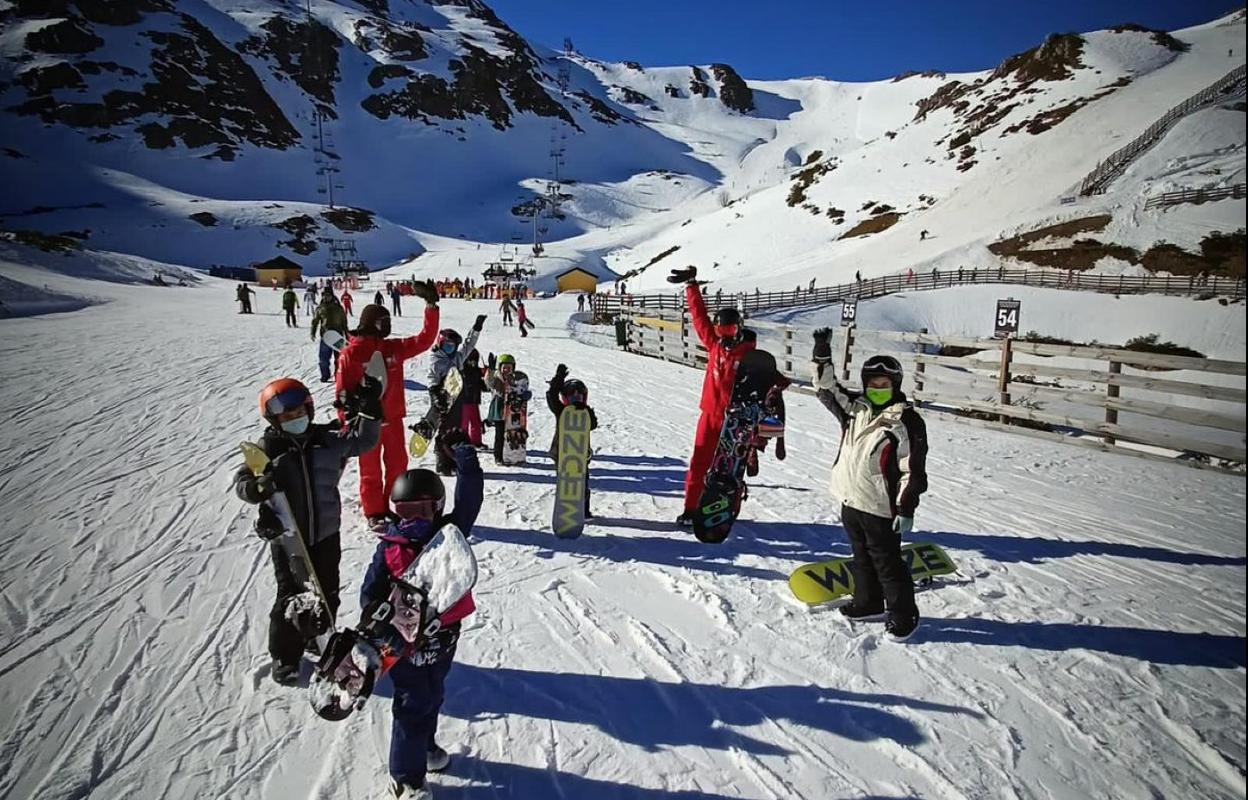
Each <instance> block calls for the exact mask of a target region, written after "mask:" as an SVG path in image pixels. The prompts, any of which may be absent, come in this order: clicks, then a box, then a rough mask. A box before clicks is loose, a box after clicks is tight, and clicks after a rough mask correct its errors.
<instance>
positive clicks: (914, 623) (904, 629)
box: [884, 613, 919, 642]
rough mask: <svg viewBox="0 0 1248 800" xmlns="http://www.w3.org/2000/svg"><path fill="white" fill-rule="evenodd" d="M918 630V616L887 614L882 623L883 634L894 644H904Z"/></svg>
mask: <svg viewBox="0 0 1248 800" xmlns="http://www.w3.org/2000/svg"><path fill="white" fill-rule="evenodd" d="M918 629H919V615H918V614H913V615H912V614H891V613H890V614H889V615H888V620H887V621H886V622H885V623H884V633H886V634H887V635H888V638H889V639H892V640H893V641H894V642H904V641H905V640H907V639H909V638H910V637H911V636H913V635H914V632H915V631H916V630H918Z"/></svg>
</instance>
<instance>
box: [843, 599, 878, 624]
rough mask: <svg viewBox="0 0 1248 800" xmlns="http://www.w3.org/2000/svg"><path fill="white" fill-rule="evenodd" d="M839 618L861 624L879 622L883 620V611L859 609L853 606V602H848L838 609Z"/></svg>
mask: <svg viewBox="0 0 1248 800" xmlns="http://www.w3.org/2000/svg"><path fill="white" fill-rule="evenodd" d="M838 610H839V611H840V612H841V616H842V617H844V618H845V619H852V620H857V621H861V622H879V621H880V620H882V619H884V609H883V608H878V609H870V608H859V607H858V606H856V605H854V601H853V600H850V601H849V602H848V603H846V604H845V605H843V606H841V607H840V608H839V609H838Z"/></svg>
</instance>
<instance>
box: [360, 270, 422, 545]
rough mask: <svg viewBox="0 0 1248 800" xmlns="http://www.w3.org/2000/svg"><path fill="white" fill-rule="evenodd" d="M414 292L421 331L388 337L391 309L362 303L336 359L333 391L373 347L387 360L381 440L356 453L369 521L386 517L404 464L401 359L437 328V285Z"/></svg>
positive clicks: (416, 350)
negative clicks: (421, 310)
mask: <svg viewBox="0 0 1248 800" xmlns="http://www.w3.org/2000/svg"><path fill="white" fill-rule="evenodd" d="M416 296H417V297H420V298H421V299H423V300H424V301H425V304H426V305H425V318H424V326H423V327H422V328H421V329H420V333H418V334H417V335H415V336H408V337H405V338H402V339H390V338H388V337H389V336H390V312H388V311H386V307H385V306H381V305H369V306H365V307H364V309H363V310H361V311H360V324H359V325H358V326H356V329H355V330H354V331H353V332H352V333H353V336H352V338H351V342H350V343H349V344H348V345H347V346H346V347H345V348H344V349H343V351H342V355H341V357H340V358H339V361H338V375H337V393H338V396H339V397H342V395H343V392H344V391H345V390H346V389H347V388H348V387H351V386H354V385H355V384H356V383H358V382H359V380H360V377H361V376H362V375H363V374H364V365H365V364H367V363H368V360H369V358H371V357H372V355H373V353H375V352H377V351H380V352H381V354H382V356H384V357H385V360H386V394H385V397H384V398H383V399H382V402H383V404H384V407H385V411H386V422H385V424H384V425H383V426H382V428H381V442H380V443H379V444H378V446H377V447H375V448H373V449H372V450H371V451H369V452H368V453H365V454H364V456H362V457H361V458H360V505H361V507H362V510H363V512H364V516H366V517H368V521H369V524H371V525H373V526H381V525H384V524H385V523H386V521H387V520H388V519H389V518H390V516H391V513H390V507H389V499H390V487H392V486H393V485H394V482H395V480H397V479H398V477H399V475H400V474H402V472H403V470H405V469H407V442H406V438H407V437H406V436H405V435H404V434H405V429H404V426H403V417H404V416H406V414H407V405H406V402H405V401H404V387H403V362H405V361H407V360H408V359H409V358H413V357H415V356H417V355H419V354H421V353H423V352H424V351H426V350H428V349H429V346H430V345H431V344H433V341H434V338H435V337H436V336H437V333H438V322H439V320H440V312H439V310H438V292H437V289H435V288H434V287H433V283H432V282H431V281H425V282H424V283H417V284H416ZM383 465H384V474H383Z"/></svg>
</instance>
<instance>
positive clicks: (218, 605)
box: [0, 283, 1245, 800]
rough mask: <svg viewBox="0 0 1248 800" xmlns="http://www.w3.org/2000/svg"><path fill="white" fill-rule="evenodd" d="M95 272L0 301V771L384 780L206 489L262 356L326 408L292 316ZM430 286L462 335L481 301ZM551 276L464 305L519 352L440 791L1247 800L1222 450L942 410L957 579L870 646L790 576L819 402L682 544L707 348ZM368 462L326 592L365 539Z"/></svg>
mask: <svg viewBox="0 0 1248 800" xmlns="http://www.w3.org/2000/svg"><path fill="white" fill-rule="evenodd" d="M99 291H104V292H111V294H110V297H109V299H110V300H111V302H110V303H108V304H106V305H101V306H95V307H91V308H88V309H85V310H83V311H80V312H76V313H74V314H69V315H59V316H52V317H46V318H37V319H30V320H25V321H21V322H20V323H19V322H18V321H0V328H3V329H4V330H6V331H8V332H10V334H14V333H15V332H18V331H20V335H10V336H9V337H7V338H6V337H0V377H3V378H4V380H3V381H0V401H2V402H3V403H4V406H5V408H6V409H8V410H9V412H10V414H11V418H12V419H13V420H15V422H14V423H12V425H11V426H10V427H9V428H8V430H7V432H6V434H5V435H6V437H7V438H6V439H4V440H3V442H2V446H0V492H2V493H3V496H4V499H5V510H6V513H7V514H8V519H7V520H6V524H5V525H4V526H3V528H2V529H0V552H3V553H4V556H3V560H0V632H2V633H3V634H4V640H5V642H6V647H5V648H3V650H2V651H0V708H4V709H5V712H3V713H0V800H10V798H11V799H13V800H16V799H17V798H26V797H40V798H53V799H54V800H70V799H72V800H82V799H83V798H95V797H117V796H127V795H129V796H136V797H149V796H151V797H156V796H159V797H167V798H198V797H231V798H248V799H255V800H259V799H260V798H273V797H311V798H324V799H325V800H329V799H330V798H348V799H349V800H352V799H355V798H359V799H360V800H365V799H367V798H375V797H377V796H378V794H377V793H378V790H379V787H380V785H381V784H382V782H383V781H384V775H385V766H384V765H385V760H386V753H387V749H388V742H389V709H388V703H389V698H388V695H389V689H388V688H387V686H386V685H384V684H383V686H382V687H381V688H380V690H379V696H377V697H376V698H374V699H373V700H372V701H371V702H370V704H369V706H368V707H367V708H366V710H365V711H364V712H363V713H361V714H359V715H356V716H355V717H353V718H351V719H350V720H348V721H346V722H344V723H340V724H337V725H333V724H329V723H325V722H322V721H320V720H318V719H316V718H315V717H314V716H313V714H312V713H311V711H310V709H309V708H308V706H307V704H306V700H305V698H304V696H303V693H302V692H301V691H297V690H286V689H279V688H277V687H275V686H274V685H273V684H272V683H271V681H270V680H269V675H268V658H267V655H266V644H265V643H266V636H267V627H268V610H269V603H270V602H271V593H272V577H271V574H270V570H271V567H270V565H269V562H268V558H267V555H266V553H265V551H264V549H263V547H262V546H261V545H260V544H259V543H258V542H257V541H256V540H255V539H254V538H253V537H252V536H251V534H250V532H249V528H250V520H251V516H250V513H249V512H247V511H246V510H244V508H243V507H242V504H241V503H239V502H237V501H236V500H235V499H234V498H233V495H232V493H231V492H230V486H229V484H230V479H231V477H232V473H233V470H234V468H235V467H236V466H237V464H236V462H237V461H238V458H237V445H238V442H239V441H241V440H243V439H251V438H255V436H256V435H257V434H258V433H259V424H258V420H257V419H256V411H255V405H254V403H255V399H254V398H255V395H256V392H257V391H258V390H259V388H260V386H261V385H262V384H263V383H264V382H265V381H267V380H268V379H270V378H273V377H277V376H280V375H294V376H295V377H299V378H301V379H303V380H305V382H308V384H309V386H311V387H312V388H313V391H314V393H315V394H316V396H317V401H318V407H319V408H321V409H325V408H327V407H328V403H329V400H330V391H329V390H328V388H326V387H323V386H322V385H321V384H319V383H317V381H316V367H315V349H314V348H313V347H311V346H310V345H309V343H308V340H307V329H306V328H301V329H299V330H296V331H290V330H287V329H286V328H285V327H284V326H283V325H282V322H281V318H280V316H277V315H266V314H264V313H261V314H258V315H256V316H254V317H251V318H247V317H238V316H236V315H234V314H232V313H222V312H221V310H222V309H228V310H232V309H233V307H234V304H233V302H232V299H231V298H232V295H231V294H230V292H231V291H232V288H231V285H230V284H220V283H213V284H212V285H211V286H210V287H209V288H203V289H196V290H193V291H191V290H187V291H183V292H178V293H170V292H159V291H155V292H154V293H152V292H148V291H147V290H144V289H133V288H111V289H110V288H108V287H105V288H104V289H100V290H99ZM153 298H154V299H153ZM258 300H259V307H260V308H261V309H262V310H263V308H264V303H265V302H266V301H269V300H270V298H269V297H268V296H267V295H266V296H262V297H261V298H258ZM140 303H142V306H141V307H140ZM443 308H444V323H443V324H444V325H445V326H450V327H458V328H460V329H466V328H467V326H468V325H469V324H470V322H471V320H472V318H473V317H474V316H475V315H476V314H477V313H492V312H493V310H494V309H493V304H484V303H483V304H468V303H463V302H455V301H448V302H446V303H444V304H443ZM571 308H572V304H571V303H569V302H568V301H565V300H555V301H545V302H534V303H532V304H531V308H530V312H531V313H532V315H533V317H534V319H535V320H536V321H538V322H539V324H541V325H543V326H544V327H541V328H539V329H538V330H537V331H536V332H535V333H534V334H533V335H532V336H530V337H529V338H527V339H519V338H517V337H516V335H515V333H514V329H506V330H499V329H498V328H497V326H496V320H495V319H493V318H492V319H491V320H490V322H489V323H488V324H487V327H486V330H485V333H484V335H483V337H482V342H481V345H480V349H481V351H482V353H483V354H485V353H489V352H491V351H492V352H495V353H498V352H510V353H513V354H515V355H516V356H517V358H518V360H519V362H520V368H521V369H523V370H525V371H526V372H528V373H529V375H530V376H531V380H532V384H533V388H534V391H535V397H534V401H533V403H532V404H531V407H530V420H531V422H530V425H531V429H530V430H531V438H530V446H529V450H530V463H529V464H528V465H527V466H525V467H523V468H516V469H512V468H502V467H495V466H494V465H493V464H492V463H490V459H489V457H488V454H487V455H486V456H485V459H484V460H485V462H486V463H485V469H486V472H487V482H486V500H485V507H484V509H483V510H482V513H481V516H480V518H479V520H478V526H477V528H476V530H475V531H474V532H473V542H474V549H475V551H476V553H477V555H478V558H479V560H480V565H481V576H480V582H479V584H478V590H477V592H476V596H477V603H478V609H479V610H478V612H477V613H476V614H475V615H474V616H473V617H471V618H470V619H469V621H468V622H467V624H466V626H465V630H464V633H463V637H462V641H461V646H460V650H459V654H458V658H457V664H456V666H455V667H454V669H453V670H452V672H451V677H450V680H449V682H448V685H447V700H446V705H445V708H444V716H443V720H442V724H441V728H440V733H439V739H440V741H441V742H442V743H443V745H444V746H446V747H447V748H448V749H449V750H450V751H451V752H452V754H453V756H454V759H455V760H454V765H453V767H452V769H451V771H450V772H449V773H448V774H445V775H441V776H438V777H436V778H435V779H434V781H435V783H436V784H437V786H438V789H439V793H438V796H439V797H441V798H466V799H469V800H484V799H485V798H500V797H517V798H520V797H524V798H529V797H533V798H536V797H563V798H568V799H569V800H579V798H593V800H604V799H611V800H616V799H618V800H624V798H628V799H629V800H632V798H642V800H659V799H660V798H663V799H664V800H666V798H677V800H712V799H714V800H718V799H719V798H755V799H761V798H797V797H802V798H814V797H819V798H841V797H857V796H863V795H878V796H914V797H925V798H978V797H988V796H991V797H1011V798H1049V797H1054V798H1057V797H1076V796H1078V797H1084V796H1105V797H1108V796H1148V795H1149V794H1150V792H1151V793H1153V794H1160V795H1162V796H1202V797H1234V796H1237V795H1239V796H1242V793H1243V784H1244V781H1243V775H1244V760H1245V757H1244V752H1245V741H1244V734H1243V727H1244V726H1243V723H1244V695H1243V681H1244V667H1243V656H1242V652H1243V635H1244V620H1243V610H1244V544H1243V538H1242V530H1243V526H1244V488H1243V481H1242V480H1238V481H1237V480H1236V479H1233V478H1229V477H1225V476H1217V475H1210V474H1207V473H1199V472H1196V471H1192V470H1186V469H1183V468H1180V467H1174V468H1168V467H1166V466H1164V465H1163V466H1157V465H1149V466H1147V467H1142V466H1141V465H1140V464H1139V463H1136V462H1134V461H1130V460H1126V459H1120V458H1116V457H1113V456H1109V455H1104V454H1099V453H1082V452H1070V451H1068V450H1065V449H1063V448H1060V447H1058V446H1056V445H1047V444H1038V443H1035V442H1032V441H1030V440H1022V439H1015V438H1013V437H1009V436H1006V435H1001V434H992V433H982V432H968V431H967V430H966V429H962V428H957V427H953V426H947V425H944V424H942V423H940V422H939V421H932V422H929V432H930V436H931V447H932V455H931V458H930V462H929V470H930V472H931V474H932V488H931V491H930V493H929V495H928V496H927V497H926V498H925V499H924V502H923V505H922V507H921V509H920V513H919V524H920V527H921V528H922V529H923V530H924V531H926V533H923V534H917V535H916V538H917V537H918V536H921V537H922V538H924V539H926V540H930V541H935V542H937V543H938V544H941V545H942V546H944V547H945V548H946V549H947V550H948V551H949V552H950V554H951V555H952V556H953V557H954V559H955V560H956V561H957V562H958V564H959V565H960V567H961V569H962V578H963V581H962V582H960V583H958V584H950V585H947V586H944V587H941V588H939V589H935V590H933V591H929V592H924V593H922V594H921V595H920V596H919V603H920V606H921V608H922V610H923V613H924V615H925V620H926V621H925V626H924V628H923V629H921V632H920V635H919V637H918V638H917V639H916V640H915V642H914V643H913V644H909V645H906V646H897V645H893V644H891V643H889V642H887V641H884V639H883V636H882V631H881V630H880V628H879V626H873V625H854V626H850V625H849V624H847V623H845V622H843V621H841V620H840V619H839V618H838V617H837V615H835V614H830V613H811V612H809V611H807V610H805V609H802V608H799V607H797V606H796V605H795V604H794V603H793V602H792V601H791V599H790V598H789V597H788V594H787V588H786V583H785V581H786V579H787V576H788V574H789V572H790V571H791V570H792V569H793V568H794V567H796V566H797V565H798V564H800V563H803V562H806V561H810V560H815V559H819V558H826V557H831V556H833V555H844V554H846V553H847V546H846V543H845V539H844V534H843V532H842V531H841V530H840V527H839V513H838V508H837V506H836V505H835V504H834V503H833V502H832V500H831V499H830V498H829V496H828V493H827V489H826V481H827V476H828V473H829V470H830V468H831V464H832V461H833V458H834V456H835V449H836V446H837V444H836V443H837V440H838V439H839V431H838V430H837V429H836V426H835V423H834V421H833V420H832V418H831V417H830V416H829V415H828V414H827V413H826V412H825V411H824V410H823V409H822V408H820V407H819V406H818V405H817V404H816V403H815V401H813V400H812V399H811V398H809V397H804V396H794V397H791V399H790V401H789V412H790V423H789V424H790V435H789V457H788V459H787V460H786V461H784V462H777V461H775V459H774V457H773V456H772V455H771V454H770V453H768V454H767V455H765V456H764V457H763V460H762V473H761V475H760V476H759V477H758V478H757V479H756V480H754V481H752V482H751V496H750V499H749V500H748V501H747V503H746V505H745V507H744V510H743V513H742V518H741V520H740V521H739V523H738V524H737V526H736V527H735V528H734V531H733V535H732V537H731V538H730V539H729V540H728V541H727V542H726V543H724V544H723V545H721V546H718V547H710V546H706V545H702V544H700V543H698V542H696V541H694V540H693V538H692V536H690V535H689V534H688V533H687V532H685V531H677V530H675V529H674V527H673V526H672V524H671V520H672V519H673V518H674V517H675V516H676V514H677V513H678V512H679V511H680V507H681V497H682V494H683V483H684V464H685V459H686V457H687V456H688V450H689V447H690V445H691V440H692V432H693V428H694V423H695V420H696V407H697V401H698V394H699V391H698V390H699V385H700V381H701V375H700V374H699V373H697V372H694V371H693V370H689V369H686V368H683V367H679V366H676V365H673V364H667V363H663V362H658V361H654V360H650V359H642V358H639V357H635V356H630V355H627V354H623V353H618V352H614V351H610V350H599V349H593V348H590V347H587V346H584V345H581V344H579V343H576V342H574V341H572V340H570V339H569V338H567V335H566V332H565V331H564V329H563V320H564V319H566V318H567V315H568V313H569V312H570V310H571ZM140 311H141V312H142V313H140ZM19 324H20V325H21V326H22V327H21V328H20V329H19V328H18V327H16V326H17V325H19ZM418 324H419V323H418V318H416V317H411V316H409V317H402V318H396V319H395V329H396V332H397V333H399V334H408V333H413V332H415V326H416V325H418ZM30 341H37V342H38V347H37V348H31V347H29V346H28V343H29V342H30ZM151 341H160V342H161V343H162V344H161V346H160V347H158V348H153V347H149V346H136V343H146V342H151ZM260 342H262V343H263V345H262V346H258V343H260ZM558 363H566V364H567V365H568V366H569V368H570V370H571V374H572V376H574V377H578V378H581V379H582V380H584V381H585V382H586V383H587V384H588V386H589V388H590V402H591V404H592V405H593V406H594V407H595V409H596V410H597V412H598V415H599V418H600V420H601V421H602V424H603V427H602V428H601V429H599V430H598V431H596V432H595V434H594V449H595V451H596V456H595V458H594V460H593V461H592V463H591V474H592V494H593V510H594V513H595V514H596V515H597V518H596V519H595V520H592V521H591V522H590V523H589V525H588V526H587V529H586V533H585V535H584V536H582V537H581V538H580V539H577V540H573V541H561V540H557V539H555V538H554V537H553V536H552V535H551V534H550V533H549V525H550V515H551V504H552V498H553V491H554V471H553V468H552V466H551V463H550V460H549V459H548V458H546V457H545V455H544V451H545V448H546V447H547V445H548V444H549V441H550V437H551V434H552V433H553V431H554V421H553V418H552V417H551V415H550V414H549V412H548V411H547V410H546V409H545V404H544V399H543V397H542V392H543V391H544V388H545V381H546V380H547V378H548V377H549V376H550V375H551V374H552V373H553V372H554V368H555V365H556V364H558ZM423 371H424V361H423V359H418V360H417V361H416V362H414V363H413V364H411V365H409V367H408V370H407V375H408V377H409V378H411V379H414V380H422V379H423ZM425 402H426V401H425V398H424V397H423V396H422V395H421V394H420V393H417V392H409V394H408V403H409V410H413V413H415V410H416V409H423V407H424V403H425ZM323 414H324V412H322V416H323ZM14 430H20V432H21V435H20V436H15V435H13V431H14ZM429 459H431V456H428V457H426V460H429ZM357 475H358V472H357V469H356V467H355V465H354V464H351V465H348V467H347V470H346V473H345V476H344V479H343V494H344V501H345V510H344V519H345V521H346V524H345V526H344V530H343V535H342V543H343V561H342V576H343V611H342V616H341V619H342V620H344V621H352V620H353V619H354V616H355V613H356V600H355V594H356V591H357V590H358V585H359V580H360V578H361V577H362V575H363V571H364V567H365V565H366V563H367V561H368V559H369V558H370V556H371V554H372V548H373V540H372V539H371V537H370V535H369V534H368V533H367V532H366V531H365V530H364V528H363V526H362V524H361V523H360V521H359V506H358V500H357V499H356V495H355V491H356V480H357ZM33 476H37V479H35V478H34V477H33ZM1236 647H1238V652H1239V654H1240V655H1239V656H1238V661H1237V659H1236V656H1235V652H1236V650H1235V648H1236ZM306 671H307V669H306V667H305V673H306Z"/></svg>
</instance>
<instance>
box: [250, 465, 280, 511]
mask: <svg viewBox="0 0 1248 800" xmlns="http://www.w3.org/2000/svg"><path fill="white" fill-rule="evenodd" d="M252 485H253V486H254V487H255V489H256V497H258V498H260V499H259V500H258V501H257V502H260V503H263V502H264V501H265V500H268V499H269V498H270V497H272V496H273V495H275V494H277V481H276V480H274V478H273V474H272V473H270V472H262V473H260V474H259V475H257V476H256V479H255V480H254V481H253V482H252Z"/></svg>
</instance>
